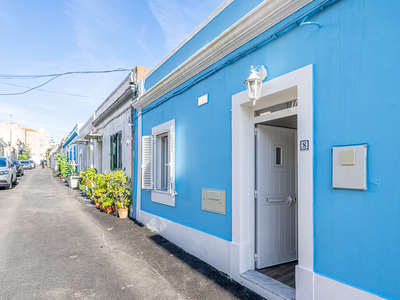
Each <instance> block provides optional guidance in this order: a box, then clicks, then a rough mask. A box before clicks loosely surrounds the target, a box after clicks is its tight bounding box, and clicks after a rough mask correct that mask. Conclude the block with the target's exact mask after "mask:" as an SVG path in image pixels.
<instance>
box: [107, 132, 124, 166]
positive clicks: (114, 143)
mask: <svg viewBox="0 0 400 300" xmlns="http://www.w3.org/2000/svg"><path fill="white" fill-rule="evenodd" d="M110 169H111V170H116V169H122V131H120V132H117V133H116V134H114V135H112V136H110Z"/></svg>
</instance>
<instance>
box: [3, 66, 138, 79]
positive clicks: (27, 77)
mask: <svg viewBox="0 0 400 300" xmlns="http://www.w3.org/2000/svg"><path fill="white" fill-rule="evenodd" d="M123 71H131V70H130V69H125V68H118V69H114V70H106V71H73V72H65V73H56V74H45V75H11V74H0V78H1V79H36V78H43V77H55V76H59V75H70V74H95V73H111V72H123Z"/></svg>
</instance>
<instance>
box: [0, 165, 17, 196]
mask: <svg viewBox="0 0 400 300" xmlns="http://www.w3.org/2000/svg"><path fill="white" fill-rule="evenodd" d="M15 183H17V170H16V168H15V166H14V164H13V163H12V162H11V160H10V159H9V158H7V157H0V186H5V187H7V188H9V189H11V188H12V186H13V184H15Z"/></svg>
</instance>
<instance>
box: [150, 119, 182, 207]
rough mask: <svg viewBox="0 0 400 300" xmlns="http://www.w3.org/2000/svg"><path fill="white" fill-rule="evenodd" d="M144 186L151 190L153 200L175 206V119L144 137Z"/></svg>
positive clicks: (153, 129)
mask: <svg viewBox="0 0 400 300" xmlns="http://www.w3.org/2000/svg"><path fill="white" fill-rule="evenodd" d="M142 188H143V189H146V190H151V192H152V194H151V200H152V201H154V202H157V203H161V204H165V205H170V206H175V195H176V194H177V193H176V191H175V120H171V121H168V122H166V123H163V124H161V125H158V126H156V127H153V128H152V135H149V136H143V137H142Z"/></svg>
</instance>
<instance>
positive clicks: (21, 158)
mask: <svg viewBox="0 0 400 300" xmlns="http://www.w3.org/2000/svg"><path fill="white" fill-rule="evenodd" d="M18 159H19V160H27V159H28V156H26V155H24V154H20V155H19V156H18Z"/></svg>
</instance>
